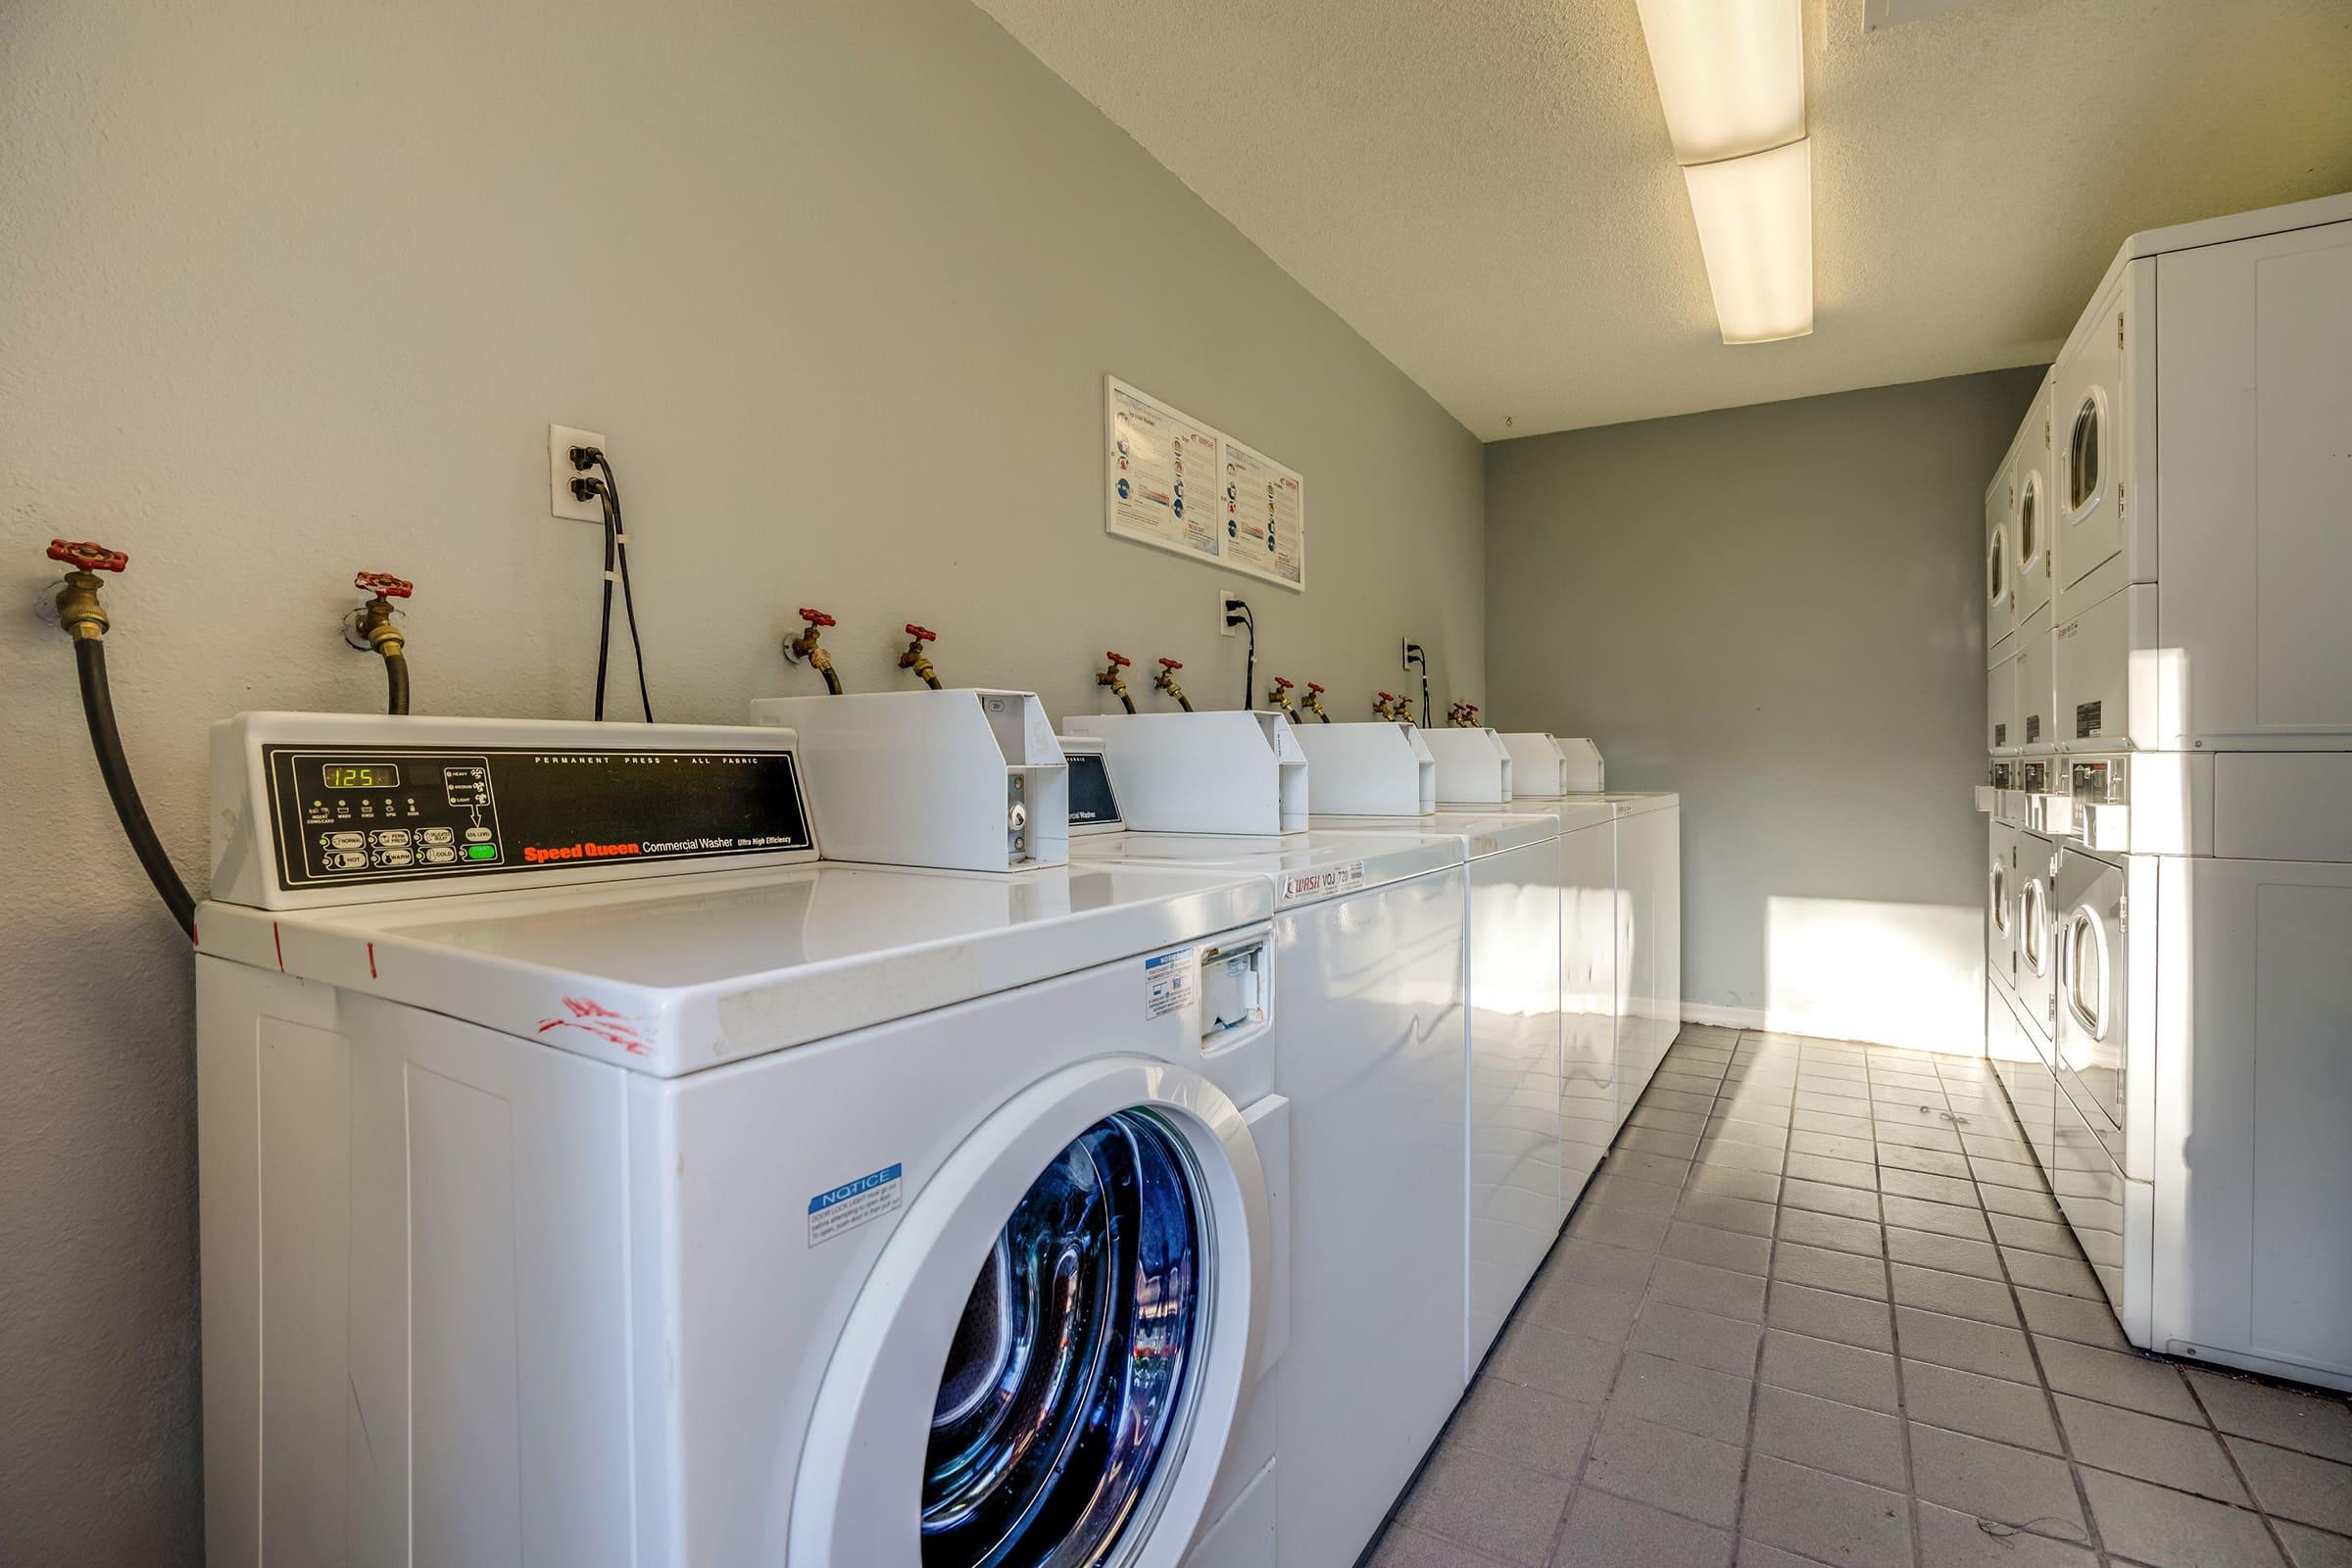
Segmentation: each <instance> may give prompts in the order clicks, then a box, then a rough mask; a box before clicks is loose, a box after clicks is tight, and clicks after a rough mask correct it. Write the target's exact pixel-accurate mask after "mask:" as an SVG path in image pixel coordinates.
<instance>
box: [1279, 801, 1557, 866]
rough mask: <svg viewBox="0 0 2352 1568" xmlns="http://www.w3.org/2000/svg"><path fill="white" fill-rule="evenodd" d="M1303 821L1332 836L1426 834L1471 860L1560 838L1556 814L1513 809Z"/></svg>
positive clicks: (1327, 817) (1316, 818)
mask: <svg viewBox="0 0 2352 1568" xmlns="http://www.w3.org/2000/svg"><path fill="white" fill-rule="evenodd" d="M1306 820H1307V826H1309V827H1311V828H1314V829H1317V830H1318V831H1328V832H1333V833H1428V834H1437V835H1439V836H1442V837H1446V838H1458V839H1460V840H1461V843H1462V854H1463V856H1464V857H1465V858H1468V859H1473V860H1476V859H1483V858H1485V857H1487V856H1490V855H1499V854H1500V853H1501V852H1503V851H1504V850H1515V849H1518V848H1519V847H1520V846H1521V845H1525V844H1541V843H1543V842H1544V840H1545V839H1554V838H1558V837H1559V836H1560V826H1559V820H1558V816H1557V814H1556V813H1548V812H1544V811H1543V810H1540V809H1528V810H1520V809H1516V808H1515V805H1514V806H1497V807H1494V808H1491V809H1488V808H1480V809H1470V810H1461V811H1432V812H1430V813H1429V814H1428V815H1427V816H1310V817H1308V818H1307V819H1306Z"/></svg>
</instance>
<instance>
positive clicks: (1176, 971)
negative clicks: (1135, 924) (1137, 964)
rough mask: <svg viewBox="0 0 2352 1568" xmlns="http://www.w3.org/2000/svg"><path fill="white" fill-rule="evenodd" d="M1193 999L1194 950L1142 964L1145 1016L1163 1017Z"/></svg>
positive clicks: (1149, 1017)
mask: <svg viewBox="0 0 2352 1568" xmlns="http://www.w3.org/2000/svg"><path fill="white" fill-rule="evenodd" d="M1192 999H1193V950H1192V949H1190V948H1185V949H1183V950H1181V951H1179V952H1176V953H1163V954H1161V955H1160V956H1158V957H1156V958H1146V959H1145V960H1144V1016H1145V1018H1147V1019H1151V1018H1158V1017H1164V1016H1165V1015H1166V1014H1168V1013H1171V1012H1175V1011H1176V1010H1178V1009H1179V1008H1181V1007H1183V1006H1184V1005H1185V1004H1187V1003H1189V1002H1191V1001H1192Z"/></svg>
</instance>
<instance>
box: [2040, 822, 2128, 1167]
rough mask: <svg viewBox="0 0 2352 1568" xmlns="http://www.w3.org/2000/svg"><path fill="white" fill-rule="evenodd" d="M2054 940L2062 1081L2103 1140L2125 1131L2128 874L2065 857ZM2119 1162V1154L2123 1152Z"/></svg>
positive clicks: (2083, 858) (2082, 858) (2086, 858)
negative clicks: (2126, 915)
mask: <svg viewBox="0 0 2352 1568" xmlns="http://www.w3.org/2000/svg"><path fill="white" fill-rule="evenodd" d="M2056 894H2057V897H2056V907H2057V908H2059V909H2063V910H2065V911H2066V913H2065V914H2064V915H2063V916H2061V917H2060V919H2059V920H2058V922H2057V925H2056V928H2055V930H2054V931H2053V933H2052V935H2053V938H2054V940H2055V941H2056V943H2057V954H2056V956H2057V975H2056V980H2057V992H2058V1040H2057V1046H2058V1060H2057V1063H2056V1065H2057V1067H2058V1070H2059V1071H2060V1073H2061V1074H2062V1075H2064V1076H2065V1077H2067V1078H2069V1079H2071V1080H2072V1083H2071V1085H2070V1087H2071V1088H2072V1089H2074V1090H2075V1092H2076V1098H2077V1099H2078V1100H2079V1101H2081V1102H2082V1108H2083V1110H2084V1112H2085V1114H2086V1116H2089V1117H2091V1118H2094V1119H2093V1123H2092V1124H2093V1125H2094V1126H2100V1124H2102V1123H2103V1124H2104V1125H2103V1127H2101V1131H2102V1133H2103V1135H2109V1136H2112V1137H2114V1138H2115V1139H2116V1140H2118V1141H2119V1142H2120V1139H2121V1135H2122V1132H2123V1125H2124V1094H2125V1079H2124V1074H2125V1066H2126V1059H2127V1058H2126V1045H2127V1041H2128V1039H2129V1034H2128V1031H2127V1027H2126V1026H2127V1022H2128V1020H2127V1018H2126V1001H2127V999H2128V998H2129V996H2130V994H2131V993H2130V988H2129V980H2130V975H2129V973H2128V969H2127V959H2128V957H2129V954H2128V951H2127V949H2126V948H2125V946H2124V920H2123V916H2124V872H2123V868H2122V867H2121V866H2117V865H2111V864H2108V863H2107V862H2104V861H2101V860H2098V859H2096V858H2092V857H2090V856H2085V855H2077V854H2073V853H2071V852H2070V853H2067V854H2065V855H2063V856H2062V857H2061V858H2060V861H2059V871H2058V885H2057V889H2056ZM2119 1157H2120V1153H2119Z"/></svg>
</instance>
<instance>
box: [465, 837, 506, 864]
mask: <svg viewBox="0 0 2352 1568" xmlns="http://www.w3.org/2000/svg"><path fill="white" fill-rule="evenodd" d="M475 831H477V832H478V831H480V830H479V829H476V830H475ZM466 858H467V859H468V860H495V859H497V858H498V846H497V845H495V844H468V845H466Z"/></svg>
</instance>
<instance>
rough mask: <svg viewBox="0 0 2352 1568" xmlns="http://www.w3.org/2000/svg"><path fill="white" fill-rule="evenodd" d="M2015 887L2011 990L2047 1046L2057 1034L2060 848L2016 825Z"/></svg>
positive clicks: (2013, 858) (2040, 1038) (2039, 1037)
mask: <svg viewBox="0 0 2352 1568" xmlns="http://www.w3.org/2000/svg"><path fill="white" fill-rule="evenodd" d="M2011 831H2012V835H2013V855H2012V869H2011V873H2010V891H2011V894H2012V896H2013V897H2014V898H2015V899H2016V901H2017V907H2016V912H2015V916H2014V920H2015V929H2014V932H2013V935H2014V938H2015V942H2016V961H2015V963H2014V965H2013V966H2012V970H2011V972H2012V975H2013V976H2014V978H2013V981H2012V983H2011V986H2010V991H2011V994H2012V995H2014V996H2015V998H2016V999H2017V1010H2018V1012H2019V1013H2020V1014H2021V1015H2022V1016H2023V1017H2024V1018H2025V1019H2026V1020H2027V1021H2028V1022H2029V1023H2030V1024H2032V1026H2033V1027H2034V1031H2035V1038H2036V1039H2038V1040H2040V1041H2041V1042H2042V1044H2043V1045H2045V1046H2047V1045H2048V1044H2049V1043H2050V1042H2051V1041H2052V1040H2054V1039H2055V1038H2056V1037H2057V1033H2058V985H2057V974H2058V943H2057V922H2056V918H2055V916H2054V914H2053V910H2054V908H2055V905H2054V903H2053V900H2054V899H2055V898H2056V892H2055V887H2054V879H2055V878H2056V876H2057V871H2058V851H2057V846H2056V845H2055V844H2054V843H2053V842H2052V841H2051V840H2050V839H2049V838H2048V837H2047V836H2046V835H2044V834H2041V833H2037V832H2035V831H2034V830H2033V829H2032V828H2025V827H2020V828H2014V829H2012V830H2011Z"/></svg>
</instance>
